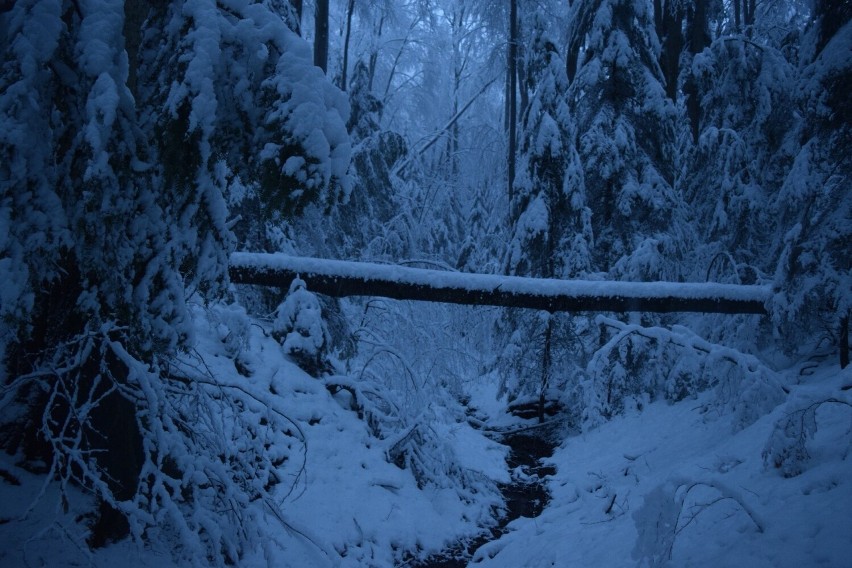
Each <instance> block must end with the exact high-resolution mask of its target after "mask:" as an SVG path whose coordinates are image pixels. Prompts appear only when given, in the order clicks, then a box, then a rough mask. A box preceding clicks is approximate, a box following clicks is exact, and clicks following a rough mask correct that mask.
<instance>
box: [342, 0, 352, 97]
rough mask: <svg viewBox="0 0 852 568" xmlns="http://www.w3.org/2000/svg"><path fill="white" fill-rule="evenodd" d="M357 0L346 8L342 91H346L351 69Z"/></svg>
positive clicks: (350, 1) (350, 0)
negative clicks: (350, 60) (350, 49)
mask: <svg viewBox="0 0 852 568" xmlns="http://www.w3.org/2000/svg"><path fill="white" fill-rule="evenodd" d="M354 11H355V0H349V2H348V4H347V6H346V36H345V37H344V38H343V69H341V70H340V89H341V90H342V91H345V90H346V71H347V69H349V38H350V36H351V35H352V13H353V12H354Z"/></svg>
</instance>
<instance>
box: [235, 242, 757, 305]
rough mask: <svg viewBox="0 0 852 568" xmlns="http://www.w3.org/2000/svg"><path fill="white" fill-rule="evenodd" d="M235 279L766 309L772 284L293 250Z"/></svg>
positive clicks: (248, 257) (397, 295)
mask: <svg viewBox="0 0 852 568" xmlns="http://www.w3.org/2000/svg"><path fill="white" fill-rule="evenodd" d="M230 275H231V282H233V283H235V284H256V285H261V286H275V287H278V288H287V287H288V286H289V285H290V282H292V280H293V279H294V278H296V277H299V278H301V279H302V280H304V281H305V282H306V283H307V286H308V289H309V290H311V291H312V292H317V293H320V294H325V295H328V296H338V297H339V296H382V297H385V298H393V299H397V300H421V301H427V302H448V303H453V304H468V305H490V306H504V307H513V308H531V309H536V310H546V311H549V312H585V311H589V312H704V313H722V314H765V313H766V308H765V307H764V303H765V302H766V301H767V300H768V298H769V295H770V289H769V287H767V286H744V285H736V284H715V283H709V282H708V283H682V282H612V281H593V280H556V279H548V278H522V277H518V276H500V275H495V274H470V273H463V272H449V271H440V270H427V269H423V268H410V267H405V266H396V265H390V264H376V263H371V262H351V261H343V260H327V259H320V258H307V257H296V256H289V255H285V254H277V253H276V254H269V253H247V252H237V253H234V254H232V255H231V266H230Z"/></svg>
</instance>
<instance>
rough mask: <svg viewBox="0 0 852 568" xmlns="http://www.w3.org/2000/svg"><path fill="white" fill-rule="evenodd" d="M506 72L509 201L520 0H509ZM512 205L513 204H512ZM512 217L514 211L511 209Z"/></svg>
mask: <svg viewBox="0 0 852 568" xmlns="http://www.w3.org/2000/svg"><path fill="white" fill-rule="evenodd" d="M508 52H509V55H508V61H507V62H506V63H507V67H508V69H507V70H506V72H507V73H508V76H509V81H508V82H509V85H508V87H509V92H508V93H507V96H508V100H509V112H508V118H509V120H508V122H509V134H508V136H509V144H508V146H509V151H508V156H506V158H507V164H508V168H507V172H508V193H509V203H510V204H511V203H512V201H513V200H514V197H515V153H516V151H517V134H516V130H517V122H518V120H517V117H518V0H509V49H508ZM510 207H511V205H510ZM510 214H511V215H512V217H514V212H513V211H510Z"/></svg>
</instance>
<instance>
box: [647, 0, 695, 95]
mask: <svg viewBox="0 0 852 568" xmlns="http://www.w3.org/2000/svg"><path fill="white" fill-rule="evenodd" d="M698 3H699V4H701V3H702V2H698ZM654 4H655V10H656V9H658V8H657V5H659V4H660V0H655V2H654ZM659 9H660V10H662V14H659V15H657V14H655V15H654V19H655V21H656V22H657V35H658V36H659V38H660V41H661V43H662V50H661V51H660V67H661V68H662V71H663V79H665V83H666V96H668V98H669V99H671V100H672V101H674V102H677V95H678V84H677V82H678V76H679V75H680V54H681V52H682V51H683V44H684V40H683V32H682V26H683V13H682V12H680V11H679V10H678V9H677V8H676V7H675V6H673V5H672V3H671V2H668V3H666V6H665V7H662V6H660V7H659ZM676 10H677V11H676Z"/></svg>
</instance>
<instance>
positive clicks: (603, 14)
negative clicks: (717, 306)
mask: <svg viewBox="0 0 852 568" xmlns="http://www.w3.org/2000/svg"><path fill="white" fill-rule="evenodd" d="M570 21H571V26H570V29H569V38H568V62H567V69H568V73H569V79H570V80H571V86H570V89H569V97H570V103H569V106H570V108H571V110H572V113H573V114H574V116H576V118H577V124H578V135H579V147H578V151H579V154H580V161H581V163H582V164H583V175H584V179H585V185H586V195H587V203H588V205H589V207H590V208H591V211H592V229H593V231H594V235H595V248H594V250H593V253H592V261H593V268H595V269H597V270H601V271H607V272H611V273H612V274H613V275H614V276H617V277H625V278H628V279H632V280H649V279H664V280H677V279H679V278H680V277H681V269H680V267H679V266H678V258H680V257H682V256H683V254H684V251H685V250H687V249H688V247H689V242H690V240H691V237H690V235H689V229H688V227H687V225H686V221H687V212H686V209H685V206H684V203H683V199H682V196H681V195H680V192H679V191H678V190H677V188H676V187H675V168H674V164H675V162H674V160H673V157H674V156H675V155H676V146H675V142H676V138H675V124H674V120H675V117H676V113H675V109H674V106H673V103H672V101H671V100H670V99H668V98H667V97H666V91H665V87H664V83H663V75H662V71H661V69H660V66H659V53H660V44H659V40H658V38H657V36H656V32H655V28H654V14H653V10H652V6H651V3H650V2H646V1H640V2H634V1H632V0H582V1H579V2H577V3H576V4H574V6H573V7H572V12H571V20H570Z"/></svg>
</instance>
